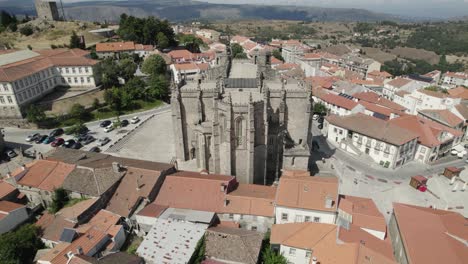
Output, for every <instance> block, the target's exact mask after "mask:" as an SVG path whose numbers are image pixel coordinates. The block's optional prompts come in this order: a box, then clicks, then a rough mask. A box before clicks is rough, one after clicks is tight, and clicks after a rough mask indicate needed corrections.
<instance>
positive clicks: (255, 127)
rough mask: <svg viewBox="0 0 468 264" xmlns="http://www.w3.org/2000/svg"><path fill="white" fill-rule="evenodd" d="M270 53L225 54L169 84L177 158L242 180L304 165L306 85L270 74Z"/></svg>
mask: <svg viewBox="0 0 468 264" xmlns="http://www.w3.org/2000/svg"><path fill="white" fill-rule="evenodd" d="M270 56H271V55H270V53H269V52H259V53H258V54H257V55H256V56H255V58H254V59H253V60H252V61H249V60H231V59H230V58H229V56H226V57H224V59H223V60H222V62H221V65H220V66H219V67H217V68H215V69H213V71H211V72H209V73H208V74H206V75H205V76H197V77H196V78H195V80H194V81H190V82H182V83H180V84H179V85H178V86H175V85H174V86H173V88H172V96H171V107H172V119H173V120H172V121H173V129H174V136H175V141H176V142H175V147H176V156H177V158H178V159H180V160H184V161H186V160H189V159H196V163H197V167H198V168H199V169H200V170H207V171H209V172H210V173H216V174H227V175H235V176H236V177H237V180H238V181H239V182H241V183H255V184H271V183H272V182H273V181H275V180H277V179H278V177H279V176H280V174H281V169H301V170H308V168H309V158H310V148H309V146H311V141H312V134H311V124H312V117H311V115H312V96H311V88H310V87H309V86H308V85H306V84H305V83H304V82H302V81H296V80H292V81H291V80H288V81H287V80H281V79H279V78H277V77H276V76H275V75H276V74H275V72H274V71H273V70H272V69H271V64H270Z"/></svg>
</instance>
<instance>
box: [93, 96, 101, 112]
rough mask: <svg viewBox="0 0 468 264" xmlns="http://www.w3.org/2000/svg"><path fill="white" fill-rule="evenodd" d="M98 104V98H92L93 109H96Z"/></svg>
mask: <svg viewBox="0 0 468 264" xmlns="http://www.w3.org/2000/svg"><path fill="white" fill-rule="evenodd" d="M99 106H100V103H99V99H97V98H94V100H93V109H98V108H99Z"/></svg>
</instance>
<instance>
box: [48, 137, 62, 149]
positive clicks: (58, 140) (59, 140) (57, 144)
mask: <svg viewBox="0 0 468 264" xmlns="http://www.w3.org/2000/svg"><path fill="white" fill-rule="evenodd" d="M63 143H65V140H64V139H63V138H56V139H55V140H54V142H52V144H50V145H51V146H52V147H54V148H55V147H60V146H61V145H63Z"/></svg>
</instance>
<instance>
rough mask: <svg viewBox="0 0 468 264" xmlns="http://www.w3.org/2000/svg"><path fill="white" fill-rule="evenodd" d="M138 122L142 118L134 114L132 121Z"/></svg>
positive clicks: (133, 122)
mask: <svg viewBox="0 0 468 264" xmlns="http://www.w3.org/2000/svg"><path fill="white" fill-rule="evenodd" d="M138 122H140V118H139V117H138V116H134V117H132V119H130V123H132V124H136V123H138Z"/></svg>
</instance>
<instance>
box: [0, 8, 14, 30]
mask: <svg viewBox="0 0 468 264" xmlns="http://www.w3.org/2000/svg"><path fill="white" fill-rule="evenodd" d="M13 17H14V16H12V15H10V14H9V13H8V12H6V11H4V10H2V11H1V12H0V25H1V26H3V27H5V28H6V27H8V26H9V25H10V24H12V23H15V24H16V22H15V20H16V18H13Z"/></svg>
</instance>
